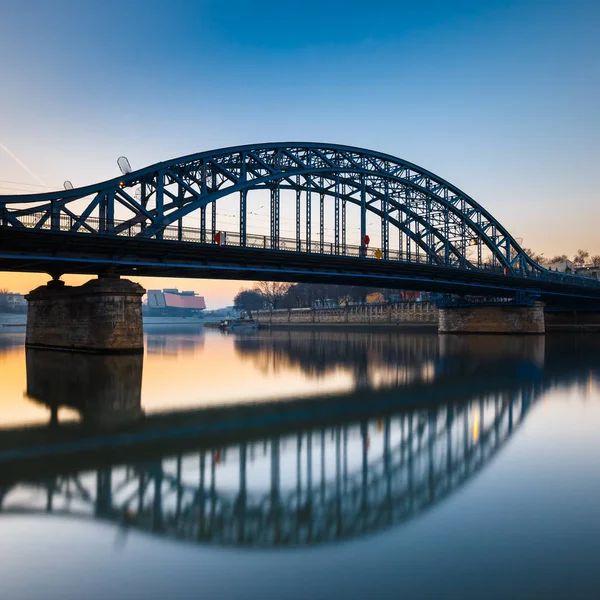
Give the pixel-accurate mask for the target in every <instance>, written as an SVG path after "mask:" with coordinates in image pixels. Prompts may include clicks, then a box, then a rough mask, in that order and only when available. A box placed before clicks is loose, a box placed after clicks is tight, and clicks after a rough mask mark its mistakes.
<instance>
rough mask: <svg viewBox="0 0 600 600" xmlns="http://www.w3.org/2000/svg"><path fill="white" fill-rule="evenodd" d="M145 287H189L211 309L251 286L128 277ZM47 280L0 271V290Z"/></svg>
mask: <svg viewBox="0 0 600 600" xmlns="http://www.w3.org/2000/svg"><path fill="white" fill-rule="evenodd" d="M94 277H95V275H64V276H63V277H62V278H61V279H62V280H63V281H64V282H65V283H66V284H67V285H82V284H83V283H85V282H86V281H89V280H90V279H93V278H94ZM128 279H131V280H132V281H135V282H137V283H139V284H140V285H142V286H143V287H144V288H145V289H147V290H151V289H163V288H178V289H179V290H193V291H194V292H197V293H198V294H199V295H200V296H204V298H205V299H206V307H207V309H208V310H214V309H216V308H221V307H224V306H231V305H232V304H233V298H234V296H235V295H236V294H237V293H238V292H239V291H240V290H241V289H245V288H251V287H253V285H254V282H253V281H233V280H229V279H223V280H215V279H182V278H176V277H128ZM49 280H50V276H49V275H47V274H46V273H13V272H6V271H5V272H2V271H0V290H3V289H6V290H8V291H9V292H15V293H17V294H27V293H28V292H30V291H31V290H33V289H35V288H36V287H39V286H40V285H45V284H46V283H47V282H48V281H49Z"/></svg>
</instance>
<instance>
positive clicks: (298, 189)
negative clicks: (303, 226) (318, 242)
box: [296, 175, 302, 252]
mask: <svg viewBox="0 0 600 600" xmlns="http://www.w3.org/2000/svg"><path fill="white" fill-rule="evenodd" d="M301 198H302V189H301V187H300V175H296V252H300V251H301V250H302V239H301V237H300V201H301Z"/></svg>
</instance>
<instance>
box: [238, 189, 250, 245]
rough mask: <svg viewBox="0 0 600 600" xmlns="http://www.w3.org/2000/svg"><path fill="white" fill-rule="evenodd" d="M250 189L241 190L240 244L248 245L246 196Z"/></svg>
mask: <svg viewBox="0 0 600 600" xmlns="http://www.w3.org/2000/svg"><path fill="white" fill-rule="evenodd" d="M247 194H248V190H242V191H241V192H240V246H242V248H245V247H246V198H247Z"/></svg>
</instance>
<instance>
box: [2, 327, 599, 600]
mask: <svg viewBox="0 0 600 600" xmlns="http://www.w3.org/2000/svg"><path fill="white" fill-rule="evenodd" d="M8 329H9V328H7V331H6V332H2V333H0V382H1V386H0V507H1V510H0V574H1V577H0V586H1V587H0V590H1V591H0V597H2V598H7V599H10V600H19V599H25V598H27V599H29V598H45V599H48V598H49V599H54V598H57V599H80V598H86V599H88V598H89V599H96V598H98V599H104V598H145V599H151V598H178V599H179V598H219V599H229V598H282V599H287V598H290V599H291V598H309V599H311V600H312V599H318V598H367V597H373V598H398V597H406V598H477V599H480V598H599V597H600V569H599V568H598V559H599V558H600V477H599V473H600V435H599V431H600V391H599V390H600V388H599V383H600V380H599V375H600V370H599V367H600V338H598V337H597V336H595V335H593V334H582V335H567V334H564V335H563V334H556V335H547V336H546V337H543V336H437V335H433V334H404V333H384V332H381V331H373V332H369V331H365V330H361V331H350V330H340V329H338V330H332V331H326V330H316V331H315V330H313V331H273V332H269V331H259V332H251V333H247V334H224V333H221V332H219V331H213V330H203V329H201V328H194V327H189V326H188V327H185V328H179V329H178V328H177V327H173V326H166V327H154V328H148V330H147V332H146V338H145V352H144V356H143V357H142V356H135V357H127V356H112V357H97V356H81V355H72V354H69V353H60V352H48V351H46V352H44V351H32V350H28V351H27V352H26V350H25V347H24V333H23V332H22V331H21V330H19V329H16V328H14V329H13V328H11V329H10V330H8Z"/></svg>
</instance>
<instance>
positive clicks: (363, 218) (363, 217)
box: [360, 175, 367, 256]
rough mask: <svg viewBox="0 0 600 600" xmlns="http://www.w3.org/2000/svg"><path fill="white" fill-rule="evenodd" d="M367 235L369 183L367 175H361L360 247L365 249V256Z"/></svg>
mask: <svg viewBox="0 0 600 600" xmlns="http://www.w3.org/2000/svg"><path fill="white" fill-rule="evenodd" d="M365 235H367V184H366V181H365V176H364V175H361V176H360V247H361V248H363V249H364V251H363V252H362V254H363V256H366V255H367V253H366V250H367V248H366V246H365V241H364V240H365Z"/></svg>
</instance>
